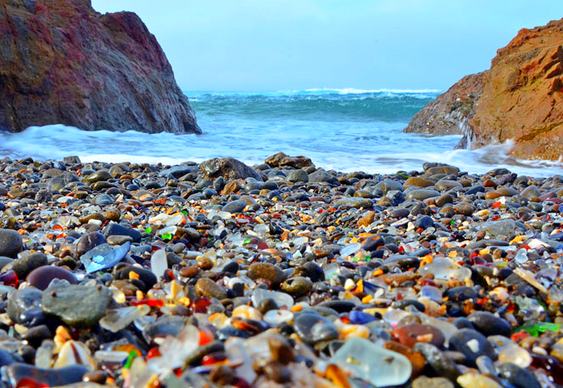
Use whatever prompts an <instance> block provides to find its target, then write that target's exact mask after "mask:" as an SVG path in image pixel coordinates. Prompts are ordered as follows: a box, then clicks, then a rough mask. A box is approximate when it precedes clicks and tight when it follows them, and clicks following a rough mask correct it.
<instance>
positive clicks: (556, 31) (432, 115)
mask: <svg viewBox="0 0 563 388" xmlns="http://www.w3.org/2000/svg"><path fill="white" fill-rule="evenodd" d="M406 131H407V132H417V133H425V134H431V135H444V134H452V133H461V134H463V138H462V140H461V141H460V143H459V146H458V147H463V148H478V147H482V146H485V145H488V144H495V143H504V142H507V141H511V142H512V143H513V144H512V149H511V151H510V152H511V154H512V155H513V156H516V157H518V158H525V159H550V160H557V159H559V158H561V157H562V156H563V19H559V20H554V21H552V22H550V23H548V24H547V25H545V26H542V27H536V28H533V29H522V30H520V32H519V33H518V34H517V35H516V37H515V38H514V39H512V41H511V42H510V43H509V44H508V45H507V46H506V47H504V48H502V49H500V50H498V52H497V55H496V57H495V58H494V59H493V60H492V64H491V68H490V69H489V70H487V71H485V72H483V73H479V74H474V75H470V76H467V77H465V78H463V79H462V80H461V81H459V82H458V83H456V84H455V85H454V86H452V87H451V88H450V89H449V90H448V91H447V92H446V93H444V94H442V95H441V96H439V97H438V98H437V99H436V100H435V101H433V102H431V103H430V104H428V105H427V106H426V107H425V108H423V109H422V110H421V111H420V112H419V113H418V114H416V115H415V117H414V118H413V119H412V121H411V123H410V124H409V126H408V127H407V128H406Z"/></svg>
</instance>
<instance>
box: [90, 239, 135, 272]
mask: <svg viewBox="0 0 563 388" xmlns="http://www.w3.org/2000/svg"><path fill="white" fill-rule="evenodd" d="M130 247H131V243H130V242H126V243H125V244H123V245H121V246H119V247H117V248H113V247H112V246H111V245H109V244H102V245H98V246H97V247H95V248H94V249H91V250H90V251H88V252H86V253H85V254H83V255H82V256H81V257H80V261H81V262H82V264H84V267H85V268H86V272H88V273H93V272H97V271H101V270H103V269H107V268H112V267H114V266H115V265H117V264H118V263H119V262H120V261H121V260H123V258H124V257H125V256H126V255H127V252H129V248H130Z"/></svg>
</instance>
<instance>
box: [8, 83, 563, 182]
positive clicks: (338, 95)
mask: <svg viewBox="0 0 563 388" xmlns="http://www.w3.org/2000/svg"><path fill="white" fill-rule="evenodd" d="M438 94H439V91H436V90H355V89H312V90H302V91H284V92H271V93H237V92H221V93H219V92H197V93H189V98H190V103H191V105H192V107H193V108H194V110H195V112H196V115H197V119H198V123H199V125H200V127H201V128H202V130H203V134H202V135H173V134H170V133H159V134H145V133H141V132H136V131H127V132H112V131H109V130H104V131H82V130H80V129H78V128H73V127H67V126H63V125H49V126H44V127H31V128H28V129H27V130H25V131H24V132H23V133H18V134H10V133H6V132H0V157H4V156H9V157H12V158H23V157H33V158H36V159H40V160H46V159H62V158H63V157H65V156H69V155H78V156H79V157H80V158H81V160H82V161H85V162H88V161H106V162H123V161H130V162H146V163H163V164H168V165H172V164H178V163H181V162H184V161H196V162H198V161H202V160H206V159H209V158H213V157H225V156H232V157H235V158H237V159H240V160H242V161H244V162H247V163H250V164H254V163H261V162H263V161H264V159H265V158H266V157H267V156H269V155H271V154H274V153H276V152H279V151H283V152H285V153H287V154H290V155H306V156H308V157H310V158H312V159H313V161H314V162H315V164H317V165H318V166H321V167H324V168H326V169H336V170H339V171H360V170H361V171H365V172H370V173H394V172H397V171H399V170H406V171H411V170H420V169H421V168H422V163H424V162H444V163H449V164H453V165H456V166H459V167H460V168H462V169H463V170H464V171H468V172H470V173H485V172H487V171H489V170H491V169H493V168H497V167H506V168H508V169H510V170H511V171H514V172H518V173H520V174H526V175H531V176H537V177H541V176H550V175H553V174H561V173H562V171H563V170H562V167H563V163H562V162H561V161H556V162H545V161H525V160H517V159H514V158H512V157H510V156H508V152H509V151H510V148H511V144H510V142H509V143H505V144H499V145H492V146H488V147H484V148H481V149H478V150H459V149H455V146H456V145H457V143H458V142H459V140H460V136H437V137H430V136H425V135H417V134H407V133H404V132H403V129H404V128H405V127H406V125H407V123H408V122H409V120H410V119H411V118H412V116H413V115H414V114H415V113H416V112H417V111H418V110H420V109H421V108H422V107H423V106H424V105H426V104H427V103H428V102H430V101H432V100H433V99H434V98H436V96H437V95H438Z"/></svg>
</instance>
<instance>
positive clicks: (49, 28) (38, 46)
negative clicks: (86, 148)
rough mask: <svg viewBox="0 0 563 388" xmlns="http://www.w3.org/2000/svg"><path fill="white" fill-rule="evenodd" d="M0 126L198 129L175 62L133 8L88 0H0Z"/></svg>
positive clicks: (20, 127)
mask: <svg viewBox="0 0 563 388" xmlns="http://www.w3.org/2000/svg"><path fill="white" fill-rule="evenodd" d="M0 34H1V35H2V44H1V45H0V129H7V130H9V131H14V132H19V131H22V130H24V129H25V128H27V127H29V126H34V125H47V124H66V125H72V126H76V127H79V128H81V129H85V130H98V129H108V130H117V131H125V130H131V129H134V130H139V131H144V132H150V133H152V132H162V131H170V132H175V133H190V132H200V129H199V128H198V126H197V123H196V119H195V116H194V113H193V111H192V110H191V108H190V105H189V103H188V100H187V98H186V97H185V95H184V94H183V93H182V91H181V90H180V88H179V87H178V85H177V84H176V81H175V79H174V74H173V71H172V67H171V66H170V63H169V62H168V60H167V59H166V56H165V55H164V52H163V51H162V49H161V47H160V45H159V44H158V42H157V40H156V38H155V37H154V36H153V35H152V34H150V32H149V31H148V29H147V28H146V26H145V25H144V24H143V22H142V21H141V19H140V18H139V17H138V16H137V15H136V14H134V13H131V12H118V13H108V14H105V15H101V14H99V13H98V12H96V11H95V10H94V9H93V8H92V5H91V2H90V0H56V1H55V0H37V1H25V0H5V1H2V2H1V3H0Z"/></svg>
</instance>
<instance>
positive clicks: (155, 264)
mask: <svg viewBox="0 0 563 388" xmlns="http://www.w3.org/2000/svg"><path fill="white" fill-rule="evenodd" d="M167 269H168V261H167V259H166V251H165V250H164V249H159V250H158V251H156V252H154V253H153V254H152V256H151V271H152V272H153V273H154V274H155V276H156V277H157V278H159V279H161V278H162V277H163V276H164V273H165V272H166V270H167Z"/></svg>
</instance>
